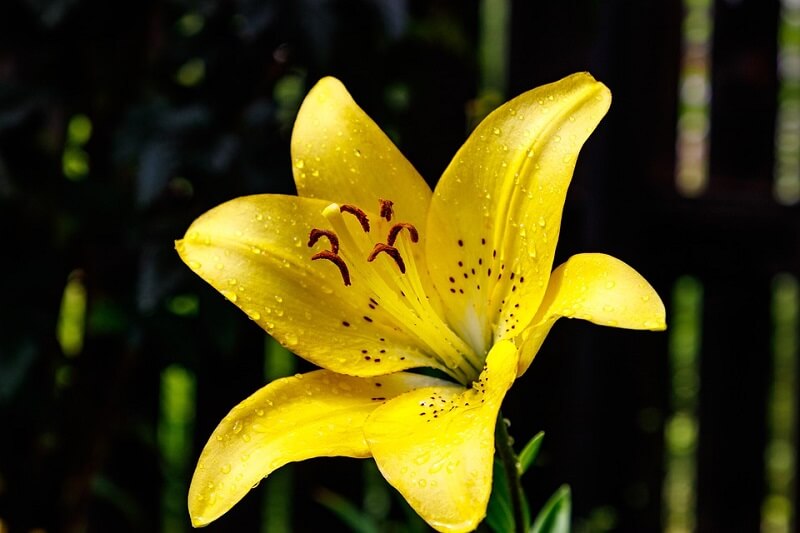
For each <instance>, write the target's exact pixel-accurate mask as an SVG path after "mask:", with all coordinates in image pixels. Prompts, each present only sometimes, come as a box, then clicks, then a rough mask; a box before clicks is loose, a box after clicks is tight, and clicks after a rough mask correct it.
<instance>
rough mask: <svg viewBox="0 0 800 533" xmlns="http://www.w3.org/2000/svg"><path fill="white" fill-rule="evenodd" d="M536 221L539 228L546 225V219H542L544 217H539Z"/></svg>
mask: <svg viewBox="0 0 800 533" xmlns="http://www.w3.org/2000/svg"><path fill="white" fill-rule="evenodd" d="M536 223H537V224H539V227H540V228H543V227H545V226H546V225H547V221H546V220H545V219H544V217H539V220H537V221H536Z"/></svg>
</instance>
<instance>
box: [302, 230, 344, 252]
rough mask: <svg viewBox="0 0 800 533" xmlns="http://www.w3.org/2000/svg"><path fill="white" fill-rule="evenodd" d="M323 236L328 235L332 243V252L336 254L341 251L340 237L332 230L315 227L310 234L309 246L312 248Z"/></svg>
mask: <svg viewBox="0 0 800 533" xmlns="http://www.w3.org/2000/svg"><path fill="white" fill-rule="evenodd" d="M321 237H326V238H327V239H328V241H330V243H331V252H332V253H333V254H334V255H336V254H338V253H339V237H337V236H336V234H335V233H334V232H332V231H328V230H324V229H318V228H314V229H312V230H311V233H309V234H308V247H309V248H311V247H312V246H314V245H315V244H317V241H318V240H320V238H321Z"/></svg>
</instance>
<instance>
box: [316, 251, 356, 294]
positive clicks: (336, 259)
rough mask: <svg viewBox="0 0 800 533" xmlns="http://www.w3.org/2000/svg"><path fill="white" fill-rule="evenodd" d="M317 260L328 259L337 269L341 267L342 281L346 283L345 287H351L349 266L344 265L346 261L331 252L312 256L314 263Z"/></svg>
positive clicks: (322, 252)
mask: <svg viewBox="0 0 800 533" xmlns="http://www.w3.org/2000/svg"><path fill="white" fill-rule="evenodd" d="M317 259H327V260H328V261H330V262H331V263H333V264H334V265H336V266H337V267H339V272H341V273H342V280H343V281H344V285H345V287H347V286H349V285H350V271H349V270H347V265H346V264H345V263H344V259H342V258H341V257H339V256H338V255H336V254H335V253H333V252H331V251H330V250H323V251H321V252H319V253H318V254H314V255H313V256H311V260H312V261H316V260H317Z"/></svg>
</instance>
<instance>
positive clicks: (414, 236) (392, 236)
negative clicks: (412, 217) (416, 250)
mask: <svg viewBox="0 0 800 533" xmlns="http://www.w3.org/2000/svg"><path fill="white" fill-rule="evenodd" d="M403 228H405V229H407V230H408V234H409V236H410V237H411V242H417V241H419V233H418V232H417V228H415V227H414V226H413V225H411V224H409V223H408V222H399V223H397V224H395V225H394V226H392V227H391V228H390V229H389V236H388V237H387V238H386V242H387V243H388V244H389V246H394V242H395V241H396V240H397V236H398V235H399V234H400V232H401V231H402V230H403Z"/></svg>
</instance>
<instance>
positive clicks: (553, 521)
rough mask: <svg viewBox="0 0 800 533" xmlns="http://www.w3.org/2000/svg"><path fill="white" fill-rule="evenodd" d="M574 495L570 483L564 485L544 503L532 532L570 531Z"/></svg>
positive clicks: (566, 532) (552, 532) (553, 532)
mask: <svg viewBox="0 0 800 533" xmlns="http://www.w3.org/2000/svg"><path fill="white" fill-rule="evenodd" d="M571 514H572V496H571V493H570V490H569V486H568V485H562V486H561V487H559V489H558V490H557V491H556V492H555V494H553V495H552V496H551V497H550V499H549V500H547V503H545V504H544V507H542V510H541V511H539V515H538V516H537V517H536V520H535V521H534V522H533V526H532V527H531V529H530V533H569V532H570V515H571Z"/></svg>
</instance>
